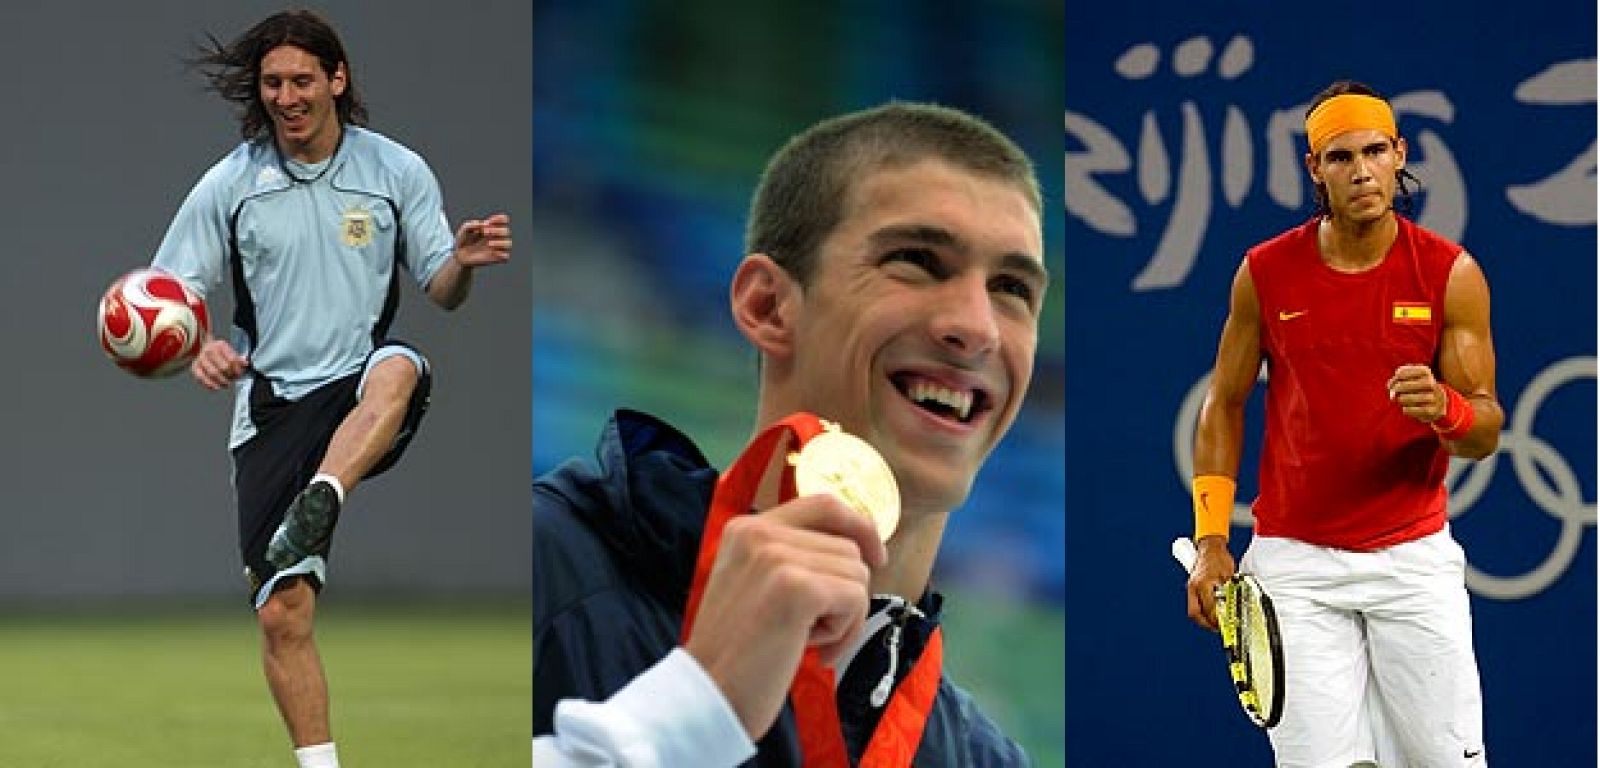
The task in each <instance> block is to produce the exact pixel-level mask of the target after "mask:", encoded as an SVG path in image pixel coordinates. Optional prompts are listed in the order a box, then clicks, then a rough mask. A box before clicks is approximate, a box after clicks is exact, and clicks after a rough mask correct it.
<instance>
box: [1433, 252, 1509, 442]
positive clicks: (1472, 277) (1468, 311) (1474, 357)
mask: <svg viewBox="0 0 1600 768" xmlns="http://www.w3.org/2000/svg"><path fill="white" fill-rule="evenodd" d="M1439 375H1441V376H1443V377H1444V381H1445V383H1446V384H1449V385H1450V386H1451V387H1452V388H1454V389H1455V390H1456V391H1457V392H1460V393H1461V394H1462V395H1463V396H1464V397H1466V398H1467V402H1468V403H1470V404H1471V405H1472V411H1473V417H1474V421H1473V423H1472V429H1470V430H1468V431H1467V434H1465V435H1463V436H1461V438H1460V439H1459V440H1453V441H1447V442H1446V443H1445V446H1446V447H1447V448H1448V449H1449V450H1450V452H1451V453H1452V454H1455V455H1457V456H1463V457H1466V458H1469V459H1481V458H1483V457H1485V456H1488V455H1489V454H1491V453H1494V449H1495V448H1496V447H1497V446H1498V445H1499V444H1500V427H1501V426H1502V425H1504V424H1505V420H1506V415H1505V412H1504V411H1503V410H1501V408H1500V401H1499V400H1498V399H1496V397H1495V391H1494V340H1493V338H1491V336H1490V332H1489V282H1488V281H1487V280H1485V279H1484V277H1483V270H1482V269H1480V268H1479V267H1478V262H1477V261H1476V260H1474V259H1473V258H1472V255H1471V254H1468V253H1466V252H1464V251H1463V252H1462V254H1461V255H1460V256H1457V257H1456V263H1455V266H1453V267H1451V268H1450V282H1449V283H1448V284H1447V285H1446V287H1445V291H1444V334H1443V338H1441V339H1440V342H1439Z"/></svg>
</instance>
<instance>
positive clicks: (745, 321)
mask: <svg viewBox="0 0 1600 768" xmlns="http://www.w3.org/2000/svg"><path fill="white" fill-rule="evenodd" d="M799 297H800V285H799V283H797V282H795V280H794V278H793V277H790V275H789V271H788V270H786V269H784V268H783V267H781V266H779V265H778V263H777V262H775V261H773V260H772V258H771V257H770V256H767V255H766V254H764V253H752V254H750V255H748V256H746V257H744V260H743V261H741V262H739V268H738V269H737V270H735V271H734V273H733V286H732V287H731V288H730V289H729V290H728V301H729V304H730V308H731V309H732V311H733V324H734V325H735V326H737V327H738V328H739V332H740V333H742V334H744V337H745V338H746V339H749V340H750V343H751V344H752V345H754V346H755V348H756V350H757V351H759V352H760V353H761V354H762V356H764V357H780V358H781V357H787V356H788V355H789V354H790V353H791V352H792V351H793V348H794V320H795V318H794V313H795V309H796V308H797V306H798V304H799Z"/></svg>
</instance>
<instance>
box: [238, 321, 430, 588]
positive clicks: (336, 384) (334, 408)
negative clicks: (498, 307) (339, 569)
mask: <svg viewBox="0 0 1600 768" xmlns="http://www.w3.org/2000/svg"><path fill="white" fill-rule="evenodd" d="M385 347H403V348H405V349H407V350H410V351H411V352H413V353H416V354H417V357H419V358H421V354H420V353H417V352H416V348H414V347H412V346H411V345H409V344H406V343H405V342H401V341H387V342H384V344H383V345H382V346H380V347H378V349H375V350H373V352H372V353H371V354H369V355H368V356H367V360H366V362H365V363H363V364H362V366H361V370H360V371H357V372H356V373H352V374H350V375H349V376H345V377H343V378H340V379H335V380H333V381H331V382H328V383H327V384H324V385H322V386H321V387H318V388H317V389H315V390H313V391H311V392H310V393H308V394H307V395H306V396H304V397H302V398H300V399H299V400H285V399H283V398H281V397H278V396H276V395H274V394H273V392H272V386H271V384H270V382H268V381H267V379H266V378H265V377H263V376H261V375H260V374H256V373H252V374H250V375H253V376H255V377H256V378H255V381H254V383H253V384H252V385H251V389H250V421H251V423H252V424H254V425H255V428H256V433H255V435H254V436H253V437H251V438H250V439H249V440H248V441H246V442H245V443H244V444H243V445H241V446H239V447H238V448H235V449H234V450H233V490H234V499H235V503H236V505H237V507H238V511H239V554H240V556H241V557H242V558H243V560H244V565H245V574H244V575H245V578H246V579H247V580H248V581H249V582H250V594H251V596H252V600H253V598H254V596H255V593H256V592H257V591H258V590H259V589H260V586H261V585H262V584H265V583H267V581H268V580H270V579H271V578H272V576H273V575H274V574H275V573H276V569H274V568H273V567H272V565H271V564H270V563H268V562H267V560H266V552H267V543H268V542H270V541H271V540H272V534H273V532H274V531H276V530H277V529H278V526H279V525H280V524H281V523H282V522H283V516H284V513H285V512H286V511H288V509H289V504H290V503H291V502H293V501H294V497H295V496H297V495H298V494H299V493H300V491H301V490H303V489H304V488H305V487H306V485H307V484H308V483H310V482H311V478H312V477H313V476H315V475H316V473H317V467H318V466H320V465H321V464H322V457H323V455H324V454H326V453H327V452H328V443H330V442H331V441H332V440H333V433H334V431H335V430H337V429H338V428H339V424H340V423H342V422H343V421H344V418H345V416H347V415H349V413H350V411H352V410H354V409H355V407H356V402H357V398H356V390H357V388H358V387H359V386H360V384H361V377H362V374H363V373H365V372H366V370H367V368H368V367H369V366H370V365H371V364H372V358H373V355H375V354H377V353H378V351H379V350H382V349H384V348H385ZM432 385H433V372H432V370H431V368H430V366H429V365H428V364H427V360H426V359H425V358H423V364H422V370H421V373H420V375H419V376H418V377H417V386H416V389H415V390H413V391H412V393H411V401H410V404H409V405H408V406H407V407H406V415H405V418H404V420H403V421H402V422H401V424H400V432H399V433H398V434H397V435H396V436H395V441H394V445H393V446H391V447H390V448H389V452H388V453H386V454H384V456H383V458H382V459H379V460H378V463H377V464H376V465H374V466H373V468H372V470H371V471H369V472H367V475H366V476H367V477H368V478H371V477H376V476H378V475H380V474H382V473H383V472H385V471H386V470H388V469H389V468H390V467H392V466H394V464H395V462H397V461H399V460H400V456H401V454H403V453H404V452H405V449H406V446H407V445H409V444H410V443H411V438H412V437H413V436H415V435H416V433H417V428H418V427H419V426H420V425H421V424H422V416H423V414H425V413H427V411H428V396H429V391H430V390H431V389H432ZM306 578H307V581H309V582H311V586H312V588H314V589H318V590H320V589H322V582H321V581H320V580H319V579H318V578H316V577H315V575H312V574H308V575H307V577H306Z"/></svg>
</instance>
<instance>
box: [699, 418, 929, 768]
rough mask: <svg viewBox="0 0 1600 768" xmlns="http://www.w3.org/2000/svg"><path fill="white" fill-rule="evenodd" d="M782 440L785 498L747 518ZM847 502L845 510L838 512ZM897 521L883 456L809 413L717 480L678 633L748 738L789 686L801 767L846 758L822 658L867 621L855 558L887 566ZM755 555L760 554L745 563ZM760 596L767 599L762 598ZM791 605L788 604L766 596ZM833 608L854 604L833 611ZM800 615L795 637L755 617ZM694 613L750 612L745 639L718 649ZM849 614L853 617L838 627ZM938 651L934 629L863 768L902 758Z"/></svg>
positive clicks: (709, 616) (919, 720)
mask: <svg viewBox="0 0 1600 768" xmlns="http://www.w3.org/2000/svg"><path fill="white" fill-rule="evenodd" d="M790 436H792V437H793V438H794V440H795V441H796V442H797V443H798V445H799V451H797V452H794V453H791V454H790V455H789V456H787V457H786V460H785V461H784V463H783V466H782V481H781V490H780V494H779V501H780V503H779V505H778V506H777V507H774V508H773V509H771V510H768V511H766V512H764V513H763V514H760V515H749V514H747V513H748V512H749V511H750V509H751V503H752V501H753V499H754V496H755V492H756V488H757V487H758V486H759V485H760V484H761V480H762V478H763V476H764V475H765V474H766V473H767V472H768V470H769V469H770V468H771V465H772V461H773V454H774V452H775V451H776V450H777V449H778V447H779V445H780V444H782V443H783V442H784V441H785V440H786V439H787V438H789V437H790ZM819 496H828V497H832V498H829V499H822V498H819ZM841 507H845V508H848V509H850V510H852V513H850V514H846V515H843V516H840V515H839V514H838V512H839V511H840V508H841ZM899 517H900V499H899V490H898V488H897V487H896V485H895V482H894V475H893V473H892V472H891V471H890V470H889V467H888V465H887V463H885V462H884V460H883V458H882V457H881V456H880V455H878V453H877V451H876V450H874V449H873V448H872V446H871V445H869V444H868V443H866V442H865V441H863V440H861V439H860V438H857V437H855V436H853V435H850V434H848V433H846V432H844V431H842V430H841V429H840V428H839V427H838V426H837V425H834V424H830V423H827V422H824V421H822V420H821V419H819V418H817V417H816V416H814V415H812V414H808V413H798V414H794V415H792V416H790V417H788V418H785V419H783V420H781V421H779V422H778V423H777V424H774V425H773V426H771V427H769V428H767V429H766V430H764V431H762V432H761V433H760V434H759V435H757V436H756V438H755V439H754V440H752V441H751V443H750V445H749V446H748V447H747V448H746V449H745V452H744V453H743V454H742V455H741V456H740V457H739V458H738V459H737V460H736V461H735V462H734V463H733V465H732V466H730V467H729V468H728V470H727V472H725V473H724V474H723V476H722V478H721V479H720V480H719V482H718V484H717V490H716V493H715V495H714V496H713V499H712V504H711V511H710V514H709V515H708V516H707V519H706V530H705V532H704V534H703V536H702V539H701V544H700V553H699V557H698V559H697V561H696V564H695V574H694V582H693V586H692V587H691V589H690V593H689V600H688V604H687V606H686V608H685V612H684V622H683V634H682V637H683V641H684V644H685V646H686V647H687V648H688V649H689V651H690V653H691V654H693V655H695V656H696V658H697V659H699V660H700V661H701V664H702V666H704V667H705V668H706V670H707V672H708V673H710V674H711V676H712V678H713V679H714V680H716V681H717V683H718V685H719V687H721V688H722V689H723V691H724V694H725V695H727V696H728V699H729V701H730V703H733V704H734V708H735V710H736V711H738V712H739V715H740V719H741V721H742V722H743V723H744V724H745V727H746V730H747V731H749V732H750V734H751V736H752V738H757V737H759V736H760V735H762V734H764V733H765V732H766V730H767V729H768V728H770V727H771V725H772V722H773V721H774V720H776V718H777V715H778V709H779V707H780V706H781V704H782V699H781V691H782V689H783V688H787V689H788V692H789V699H790V701H791V702H792V704H793V706H794V709H795V712H796V717H797V723H798V725H799V731H800V738H801V750H802V752H803V753H804V755H805V764H806V765H808V766H821V767H822V768H835V767H837V768H847V767H848V766H849V765H850V764H851V761H850V758H849V755H848V754H847V751H846V747H845V744H844V739H843V735H842V732H841V730H840V726H839V718H838V712H837V709H836V705H835V702H834V670H833V668H832V667H831V666H829V663H831V658H832V657H833V656H834V655H835V653H836V651H837V649H838V648H840V647H842V646H843V645H844V644H846V643H848V642H849V641H850V640H851V639H852V638H853V637H854V636H855V635H857V634H858V633H859V632H860V631H861V628H862V625H863V622H864V620H865V614H866V607H867V596H868V592H867V581H866V580H867V576H868V574H867V572H866V567H865V564H864V563H863V562H862V558H865V560H866V561H867V562H871V563H873V564H874V565H880V566H881V565H882V564H883V562H884V549H883V542H884V541H887V539H888V537H889V536H890V535H892V534H893V532H894V530H895V527H896V526H897V525H898V522H899ZM774 523H778V524H777V525H774ZM869 523H870V525H869ZM725 530H726V540H725V536H724V532H725ZM868 531H871V532H868ZM874 533H875V534H876V535H874ZM819 534H829V535H826V536H820V537H819ZM873 539H877V540H873ZM763 540H766V541H763ZM768 544H770V545H768ZM724 546H726V548H727V549H726V551H722V549H723V547H724ZM810 548H814V549H810ZM808 549H809V551H807V550H808ZM797 551H799V552H800V554H799V555H795V553H796V552H797ZM758 552H764V553H767V554H766V555H765V557H766V559H768V560H772V561H776V562H775V563H766V562H760V561H759V559H760V557H759V556H757V555H754V554H753V553H758ZM773 553H777V554H773ZM841 554H843V556H842V557H841V556H840V555H841ZM751 557H757V559H758V562H755V563H751V562H750V558H751ZM799 562H806V563H807V565H806V566H804V567H802V568H801V570H800V571H794V570H788V573H787V575H784V574H781V573H778V572H779V571H783V570H785V569H787V568H788V566H790V565H793V564H795V563H799ZM774 566H775V567H774ZM796 582H806V583H805V584H799V583H796ZM758 594H771V595H773V596H774V598H773V599H772V600H764V599H756V598H755V597H754V596H755V595H758ZM702 598H705V599H704V601H702ZM740 598H744V599H743V600H741V599H740ZM785 600H787V601H788V602H790V603H791V605H789V606H787V607H788V608H790V609H792V610H788V611H786V610H785V607H786V606H784V605H773V604H771V603H772V602H774V601H785ZM839 600H844V601H845V603H844V604H843V605H841V604H839V603H838V602H837V601H839ZM830 601H831V602H830ZM735 604H737V605H736V606H735ZM841 608H848V609H849V610H847V611H843V612H842V613H841V610H840V609H841ZM796 611H798V612H799V615H800V616H802V617H814V619H815V620H814V622H813V621H812V618H806V621H807V622H811V626H808V627H801V628H800V630H799V633H798V635H797V634H796V631H795V630H794V628H793V627H789V626H786V625H785V624H784V622H783V621H781V620H780V621H763V620H760V617H759V616H757V615H754V614H755V612H765V613H768V614H776V615H778V616H782V617H786V618H793V616H794V615H795V612H796ZM702 613H703V614H704V618H703V619H702V621H704V622H707V623H710V622H712V621H716V622H718V623H719V624H721V623H723V622H724V621H728V622H729V623H732V621H733V620H737V619H739V618H744V619H747V620H749V621H752V622H753V623H754V624H756V625H757V629H756V630H754V631H752V632H750V633H748V637H749V638H750V641H749V642H747V643H746V644H745V645H743V646H736V645H726V644H724V645H717V644H712V643H709V642H707V641H705V633H704V632H695V631H694V630H695V627H696V624H697V621H696V620H697V617H698V616H699V615H700V614H702ZM845 616H848V621H846V622H842V623H841V622H840V619H842V618H844V617H845ZM702 627H704V625H702ZM708 645H709V646H712V647H711V648H710V649H709V650H707V649H706V646H708ZM807 646H809V647H807ZM941 648H942V643H941V642H940V635H939V633H938V632H937V630H935V632H934V635H933V636H932V637H931V638H930V639H929V642H928V645H927V647H926V649H925V650H924V652H923V654H922V657H921V658H920V659H919V660H918V661H917V663H916V664H915V666H914V667H913V669H912V671H911V673H910V674H909V675H908V677H907V679H906V680H905V681H903V682H902V684H901V685H900V687H899V690H897V691H896V692H895V694H894V697H893V699H892V700H891V701H890V702H889V706H888V709H887V710H886V711H885V713H884V716H883V719H882V721H881V725H880V727H879V729H878V731H877V732H876V733H874V735H873V737H872V740H871V742H870V743H869V744H868V746H867V749H866V753H865V754H864V755H863V756H862V759H861V763H860V764H861V765H863V766H886V767H887V766H905V765H909V764H910V760H911V756H912V755H913V754H914V753H915V752H916V747H917V744H918V742H919V741H920V739H921V734H922V728H923V726H924V724H925V723H926V720H927V714H928V712H929V711H930V710H931V708H932V705H933V698H934V695H935V694H936V692H937V690H938V683H939V676H940V666H941V653H942V651H941ZM823 651H826V653H824V652H823ZM791 677H792V684H791V680H790V678H791ZM774 684H776V685H777V686H780V687H778V688H777V689H776V691H777V693H778V696H776V697H774V696H771V695H770V694H771V692H772V686H773V685H774ZM730 688H739V689H740V690H739V691H738V692H739V693H745V692H752V695H751V696H750V697H749V699H750V702H747V706H745V707H744V708H741V702H740V701H739V697H738V696H736V695H735V692H733V691H730Z"/></svg>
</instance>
